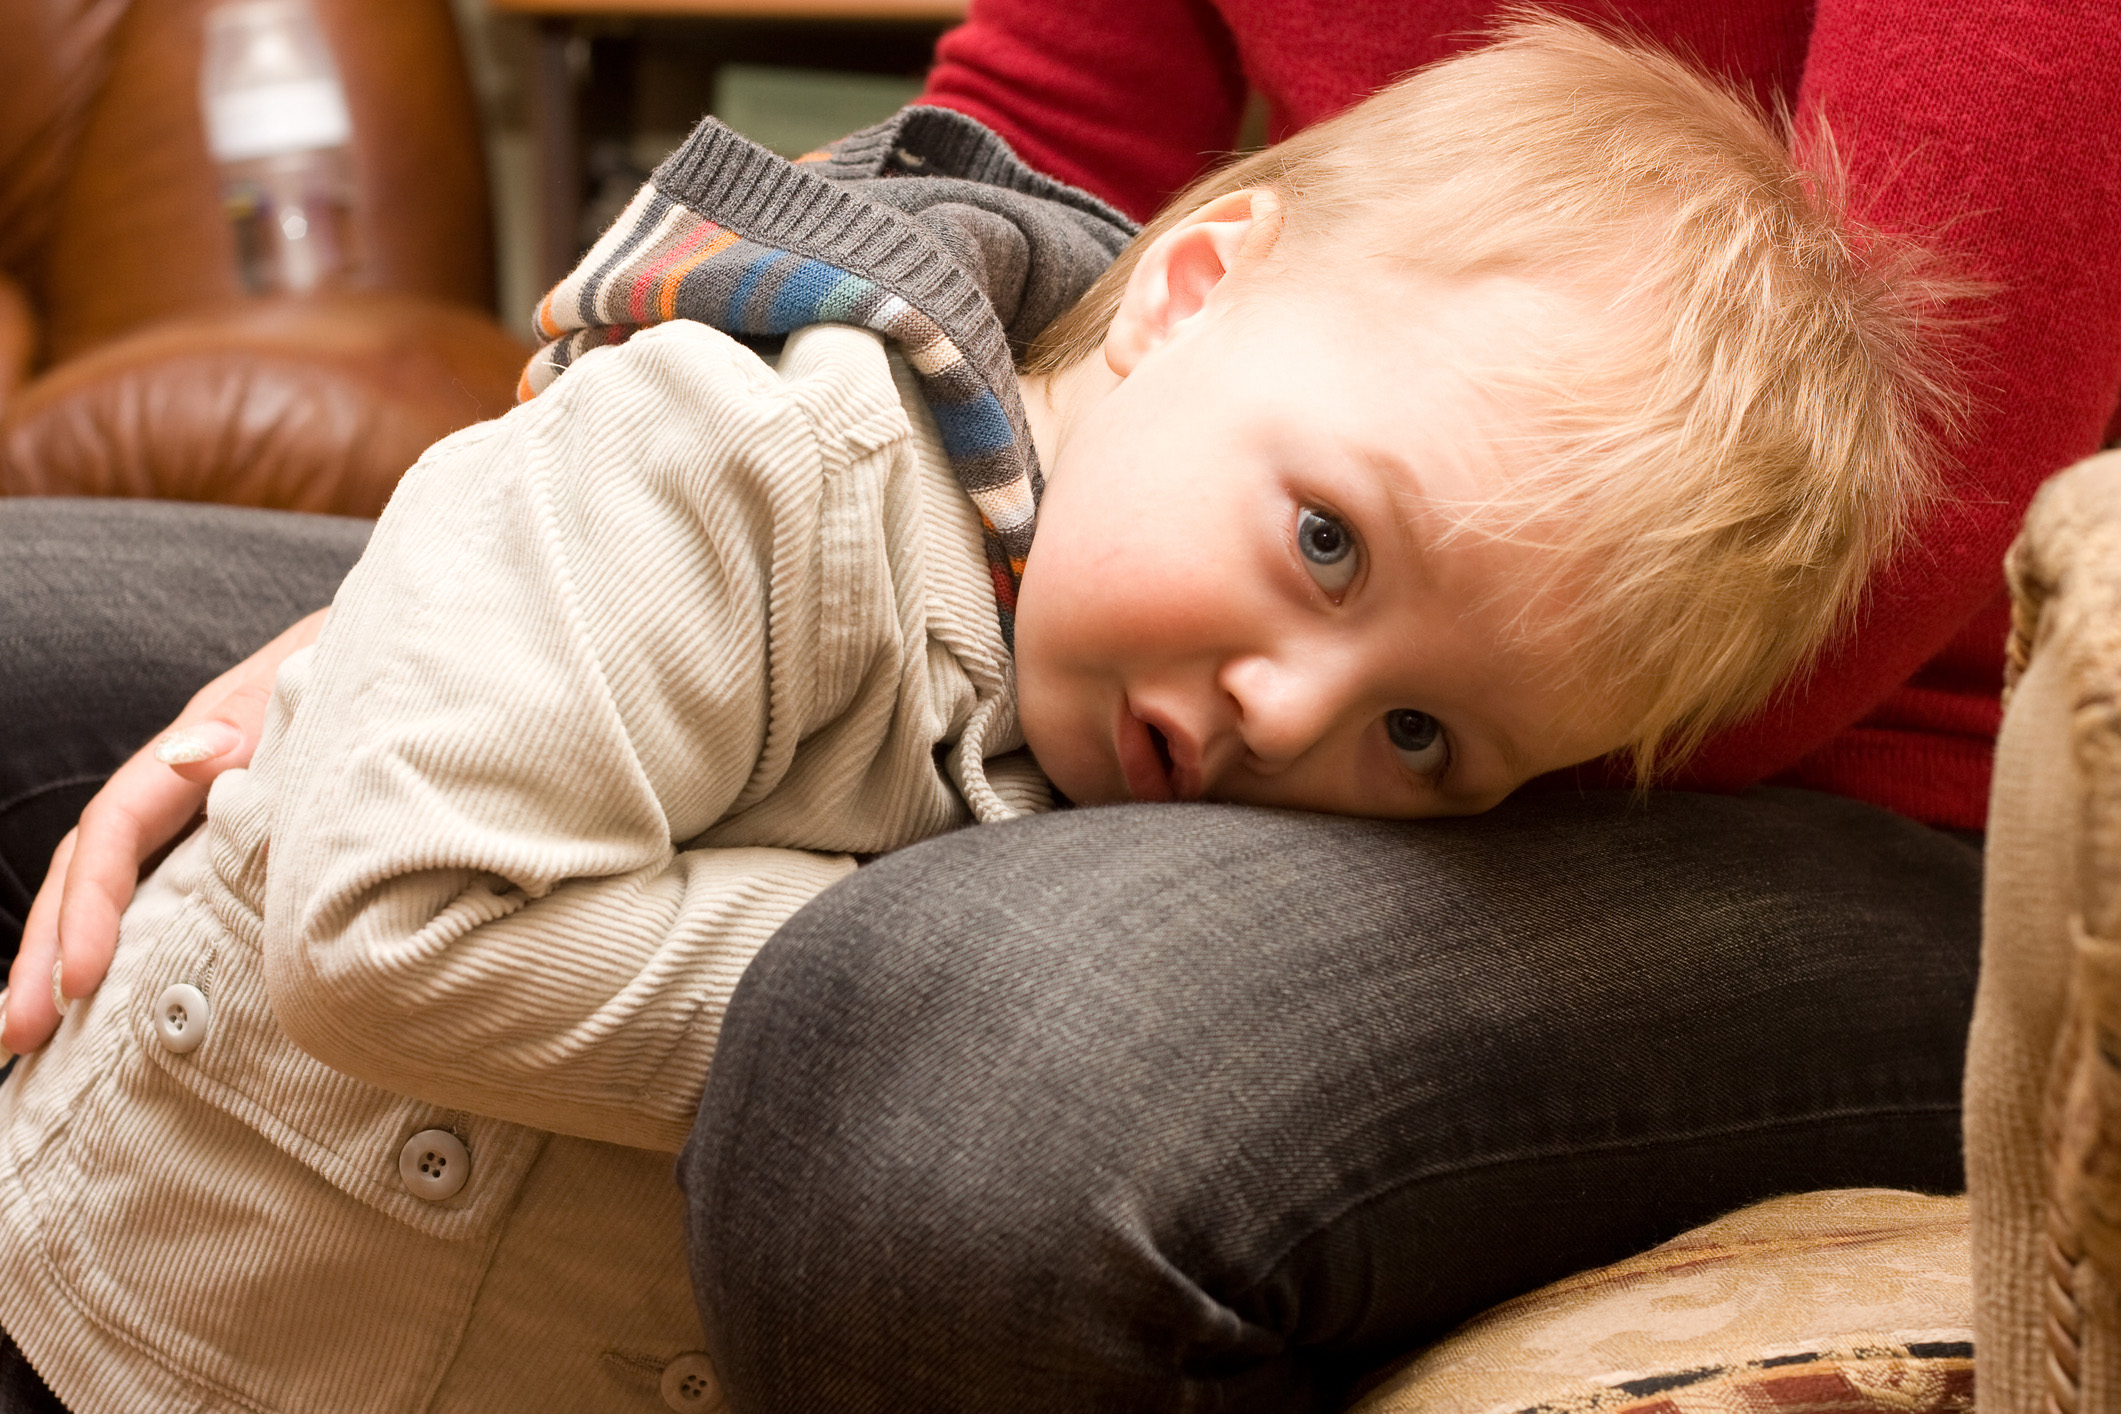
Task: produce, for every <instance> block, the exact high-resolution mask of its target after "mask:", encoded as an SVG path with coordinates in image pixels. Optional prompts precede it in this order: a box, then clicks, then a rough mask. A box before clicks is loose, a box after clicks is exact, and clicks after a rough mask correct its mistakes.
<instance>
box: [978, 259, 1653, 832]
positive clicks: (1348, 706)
mask: <svg viewBox="0 0 2121 1414" xmlns="http://www.w3.org/2000/svg"><path fill="white" fill-rule="evenodd" d="M1130 290H1131V286H1130ZM1185 303H1186V301H1185V300H1183V299H1181V300H1180V301H1179V303H1178V304H1177V305H1176V306H1173V308H1174V309H1176V310H1177V311H1178V313H1177V317H1175V318H1172V319H1169V320H1168V321H1167V323H1168V328H1167V329H1165V330H1164V331H1163V332H1162V333H1161V334H1160V335H1159V336H1158V337H1155V338H1152V339H1149V340H1147V341H1143V342H1139V343H1137V345H1136V346H1135V349H1136V355H1138V356H1131V355H1126V354H1122V356H1121V357H1119V358H1117V359H1115V360H1114V361H1113V362H1112V363H1110V364H1109V365H1108V366H1101V367H1098V368H1096V369H1094V370H1091V371H1090V372H1088V373H1086V374H1085V375H1084V376H1083V379H1082V380H1080V381H1079V382H1078V383H1076V384H1075V385H1074V386H1072V387H1069V388H1061V387H1058V386H1055V387H1054V388H1053V389H1052V390H1051V391H1052V393H1053V397H1052V401H1050V402H1047V403H1045V406H1044V408H1043V409H1040V410H1038V411H1043V413H1044V417H1043V418H1038V417H1035V419H1034V424H1035V425H1037V423H1038V422H1039V421H1044V422H1046V423H1047V426H1046V427H1045V428H1042V429H1041V430H1042V432H1044V433H1045V435H1044V436H1042V437H1041V439H1040V440H1041V448H1040V449H1041V453H1042V455H1043V456H1044V458H1045V460H1046V464H1047V474H1048V486H1047V490H1046V494H1045V499H1044V501H1043V503H1042V505H1041V510H1040V515H1039V528H1038V532H1037V535H1036V538H1035V540H1034V542H1033V545H1032V550H1031V555H1030V559H1029V562H1028V564H1027V565H1026V567H1025V571H1024V580H1023V591H1022V595H1021V597H1020V599H1019V602H1018V609H1017V618H1016V656H1017V676H1018V681H1019V684H1020V688H1021V699H1022V715H1023V725H1024V734H1025V738H1026V740H1027V741H1028V743H1029V745H1030V747H1031V750H1032V752H1033V754H1034V755H1035V756H1036V757H1037V758H1038V761H1039V763H1040V765H1041V766H1042V767H1044V769H1045V770H1046V772H1047V773H1048V774H1049V775H1050V776H1051V777H1052V778H1053V781H1054V783H1055V784H1056V785H1057V786H1058V787H1059V788H1060V789H1061V790H1062V791H1063V792H1065V793H1066V794H1067V795H1068V796H1069V797H1070V798H1072V799H1074V800H1076V801H1077V802H1080V803H1084V804H1091V803H1103V802H1114V801H1125V800H1174V799H1176V800H1192V799H1209V800H1227V801H1240V802H1247V803H1252V804H1260V805H1274V806H1283V807H1291V808H1297V809H1308V810H1320V811H1329V812H1333V813H1338V814H1348V815H1369V816H1384V817H1415V816H1425V815H1450V814H1467V813H1471V812H1474V811H1479V810H1485V809H1487V808H1488V807H1490V806H1492V805H1494V804H1496V803H1497V802H1498V801H1500V800H1501V799H1502V798H1503V797H1504V796H1505V795H1507V794H1509V792H1510V791H1511V790H1513V789H1514V788H1516V787H1517V786H1518V785H1520V784H1522V783H1523V782H1524V781H1526V780H1528V779H1530V778H1531V777H1533V776H1536V775H1540V774H1542V773H1544V772H1547V771H1551V770H1555V769H1558V768H1560V767H1563V766H1567V765H1572V764H1574V763H1576V762H1579V761H1584V760H1588V759H1591V758H1593V757H1597V756H1601V755H1604V754H1605V753H1607V752H1609V751H1611V750H1613V749H1615V748H1617V747H1618V746H1619V745H1620V744H1621V743H1622V741H1623V739H1624V733H1625V730H1626V728H1627V726H1628V725H1629V722H1628V719H1627V715H1626V710H1625V706H1624V704H1623V702H1621V701H1620V700H1619V699H1620V698H1621V697H1622V694H1620V693H1617V692H1605V691H1600V690H1598V689H1596V688H1593V687H1586V686H1583V685H1581V683H1582V679H1581V677H1580V675H1579V674H1578V673H1577V672H1575V671H1573V670H1572V667H1573V665H1572V664H1571V663H1569V662H1568V661H1566V659H1565V657H1564V655H1563V653H1562V651H1561V650H1560V649H1559V648H1557V647H1555V646H1553V645H1551V644H1547V643H1544V642H1543V640H1542V639H1541V638H1540V637H1539V636H1538V635H1526V634H1524V633H1522V632H1521V631H1513V624H1519V623H1524V622H1532V623H1536V622H1537V616H1538V614H1539V612H1540V604H1539V602H1538V600H1537V598H1536V595H1535V591H1534V589H1533V587H1532V586H1533V585H1534V584H1535V583H1536V582H1537V581H1538V579H1539V576H1538V574H1537V570H1538V568H1539V559H1538V557H1539V556H1540V554H1541V553H1542V552H1541V551H1540V550H1538V549H1537V548H1536V547H1527V546H1524V545H1522V544H1514V543H1509V542H1504V541H1499V540H1495V539H1492V538H1488V537H1484V536H1480V535H1478V534H1473V533H1460V534H1458V535H1456V536H1452V535H1449V534H1448V533H1447V532H1448V531H1449V529H1450V527H1451V525H1452V524H1453V521H1452V517H1451V509H1452V507H1453V505H1454V504H1456V505H1458V506H1463V505H1464V504H1465V503H1466V502H1469V501H1470V502H1477V501H1479V500H1481V499H1483V498H1486V497H1488V496H1491V495H1493V494H1496V493H1497V492H1499V491H1501V490H1502V489H1503V486H1504V481H1503V478H1502V475H1501V469H1502V463H1501V461H1500V460H1499V458H1500V457H1502V456H1505V455H1508V443H1509V441H1510V438H1511V434H1512V432H1513V430H1514V429H1515V427H1516V426H1517V423H1518V421H1519V419H1518V418H1515V417H1513V416H1512V414H1511V413H1510V412H1509V411H1508V410H1507V409H1504V408H1502V407H1499V406H1497V405H1496V403H1495V401H1494V400H1493V398H1492V397H1491V396H1490V395H1488V394H1487V393H1485V392H1484V391H1483V390H1482V389H1480V388H1479V387H1478V386H1476V384H1475V382H1474V381H1473V380H1471V379H1469V378H1468V377H1467V376H1466V374H1465V373H1464V372H1463V370H1465V369H1466V368H1467V367H1468V366H1469V365H1472V364H1475V363H1487V364H1490V365H1493V364H1495V363H1498V362H1500V363H1505V364H1510V363H1519V362H1521V361H1522V360H1524V359H1528V358H1537V357H1539V356H1540V350H1541V349H1542V347H1545V348H1548V349H1551V348H1552V347H1553V346H1554V343H1555V342H1557V341H1559V340H1560V339H1561V338H1563V337H1573V336H1574V335H1575V334H1576V333H1577V332H1578V330H1577V329H1576V328H1574V327H1562V321H1566V320H1570V319H1577V320H1580V318H1581V316H1579V315H1573V314H1571V313H1570V312H1569V307H1568V306H1567V305H1566V304H1565V303H1564V302H1562V301H1558V300H1555V299H1551V298H1549V297H1548V296H1547V294H1546V293H1545V292H1544V291H1542V290H1541V289H1539V288H1538V287H1535V286H1531V285H1528V284H1525V283H1523V282H1521V281H1516V280H1510V279H1504V278H1489V279H1484V280H1480V281H1475V282H1456V283H1450V284H1444V283H1427V284H1422V283H1417V282H1415V281H1414V280H1412V279H1411V278H1407V277H1404V276H1401V277H1398V278H1394V279H1392V280H1389V281H1387V282H1383V284H1382V285H1381V287H1379V288H1374V289H1365V290H1363V291H1361V292H1360V293H1359V294H1357V293H1355V292H1353V291H1351V290H1349V289H1346V288H1339V289H1336V288H1333V287H1331V286H1327V287H1325V288H1318V287H1315V286H1314V287H1311V288H1302V287H1299V286H1298V285H1297V284H1295V283H1294V282H1288V281H1284V282H1281V283H1279V284H1277V285H1276V286H1275V287H1273V288H1272V289H1271V290H1255V291H1254V292H1253V294H1252V296H1251V297H1250V298H1249V299H1246V300H1243V301H1239V300H1236V299H1232V298H1228V297H1227V296H1226V297H1225V298H1223V299H1221V300H1218V299H1216V298H1215V297H1214V296H1213V295H1212V294H1210V295H1209V296H1208V297H1207V298H1205V299H1202V300H1198V301H1195V302H1194V304H1195V307H1194V309H1193V310H1192V312H1191V313H1190V314H1188V313H1186V312H1184V306H1185ZM1124 317H1125V316H1124V313H1123V315H1122V318H1124ZM1118 327H1119V326H1118V324H1117V323H1116V324H1115V329H1116V330H1117V329H1118ZM1109 347H1111V345H1109V344H1108V348H1109ZM1091 362H1092V363H1097V362H1098V360H1095V359H1093V360H1092V361H1091ZM1073 372H1074V370H1071V371H1070V373H1071V374H1072V373H1073ZM1069 377H1070V374H1063V375H1060V378H1061V379H1063V380H1065V379H1068V378H1069ZM1028 391H1029V392H1030V393H1031V394H1032V396H1033V397H1034V398H1040V397H1041V395H1042V394H1043V393H1044V392H1045V391H1046V390H1043V389H1041V388H1039V387H1037V386H1033V387H1031V388H1030V389H1029V390H1028ZM1049 442H1050V443H1052V445H1051V446H1048V445H1047V443H1049ZM1520 616H1523V617H1520Z"/></svg>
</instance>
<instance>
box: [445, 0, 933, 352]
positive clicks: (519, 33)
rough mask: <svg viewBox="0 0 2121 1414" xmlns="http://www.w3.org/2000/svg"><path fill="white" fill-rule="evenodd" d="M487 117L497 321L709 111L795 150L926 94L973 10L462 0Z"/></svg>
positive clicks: (805, 2) (558, 269) (893, 0)
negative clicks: (939, 46)
mask: <svg viewBox="0 0 2121 1414" xmlns="http://www.w3.org/2000/svg"><path fill="white" fill-rule="evenodd" d="M451 7H452V11H453V13H454V15H455V17H456V21H457V27H458V30H459V32H460V33H461V35H462V37H463V41H464V49H465V53H466V56H467V58H468V59H469V61H470V64H471V68H472V72H473V75H474V79H475V84H476V88H477V93H478V99H479V105H480V108H481V117H482V123H481V127H482V129H483V132H484V135H485V145H486V159H487V171H488V180H489V182H490V185H491V189H492V194H493V214H494V238H495V257H496V260H495V285H496V292H495V293H496V313H497V315H498V316H499V317H500V318H501V320H502V322H503V323H504V324H506V325H507V326H508V327H509V328H511V329H516V330H523V329H525V328H526V327H527V325H526V322H525V321H526V320H527V318H528V313H529V310H530V309H531V307H532V305H533V304H534V303H535V302H536V300H537V298H538V297H539V296H540V295H541V294H543V293H544V291H545V289H546V288H547V287H548V286H549V285H550V284H551V283H552V282H553V281H554V280H555V279H557V278H558V277H559V275H561V274H563V273H564V272H565V271H566V269H567V268H568V267H569V266H571V265H572V264H573V262H574V259H575V257H576V256H577V255H578V254H579V253H580V252H581V251H582V250H585V249H587V247H588V245H589V244H590V242H591V241H593V240H594V239H595V237H596V235H597V233H598V232H599V231H601V230H602V229H603V228H604V227H605V226H606V225H607V224H609V223H610V221H611V219H612V218H613V217H615V216H616V215H618V213H619V211H620V209H621V208H622V207H624V205H625V204H626V202H627V200H628V199H629V198H630V197H631V196H632V195H633V193H634V190H635V189H636V188H637V187H639V186H640V184H641V182H642V181H643V180H645V179H646V177H647V176H648V174H649V172H650V171H651V170H653V169H654V167H655V165H656V163H657V162H659V161H661V160H662V158H663V157H664V155H665V154H667V153H668V152H669V151H670V150H671V149H672V148H674V147H675V146H677V144H678V143H679V142H680V141H681V140H682V139H683V138H684V136H685V134H686V132H687V131H689V130H690V129H691V127H692V125H693V124H694V123H695V122H696V121H698V119H699V118H700V117H701V116H702V115H703V114H707V113H712V114H714V115H715V116H716V117H718V118H720V119H721V120H722V121H724V122H726V123H728V124H729V125H730V126H731V127H733V128H735V129H736V130H737V131H739V132H741V133H744V134H745V135H746V136H748V137H751V138H753V139H754V140H756V141H758V142H760V143H762V144H764V145H765V146H767V147H770V148H773V149H774V150H776V151H778V152H781V153H783V154H785V155H787V156H791V157H792V156H795V155H796V154H798V153H802V152H807V151H809V150H810V149H812V148H815V147H817V146H818V145H820V144H821V143H824V142H827V141H830V140H831V139H833V138H835V137H838V136H840V135H842V134H843V133H847V132H851V131H853V130H854V129H856V128H859V127H863V126H865V125H867V124H869V123H873V122H876V121H878V120H880V119H882V118H885V117H888V116H889V115H890V114H891V113H892V112H894V111H895V110H897V109H898V108H899V107H901V106H902V105H904V104H905V103H906V102H907V101H909V100H910V99H912V98H913V97H914V96H915V95H917V94H918V93H919V92H920V89H921V79H922V75H923V74H924V73H925V72H926V70H927V67H928V63H929V60H930V57H931V56H932V54H933V53H934V49H935V41H936V38H937V37H938V36H939V35H941V34H942V32H943V31H944V30H945V29H947V28H948V27H949V26H950V25H951V24H952V23H954V22H955V21H956V20H957V19H959V18H961V17H962V15H963V13H964V0H451Z"/></svg>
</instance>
